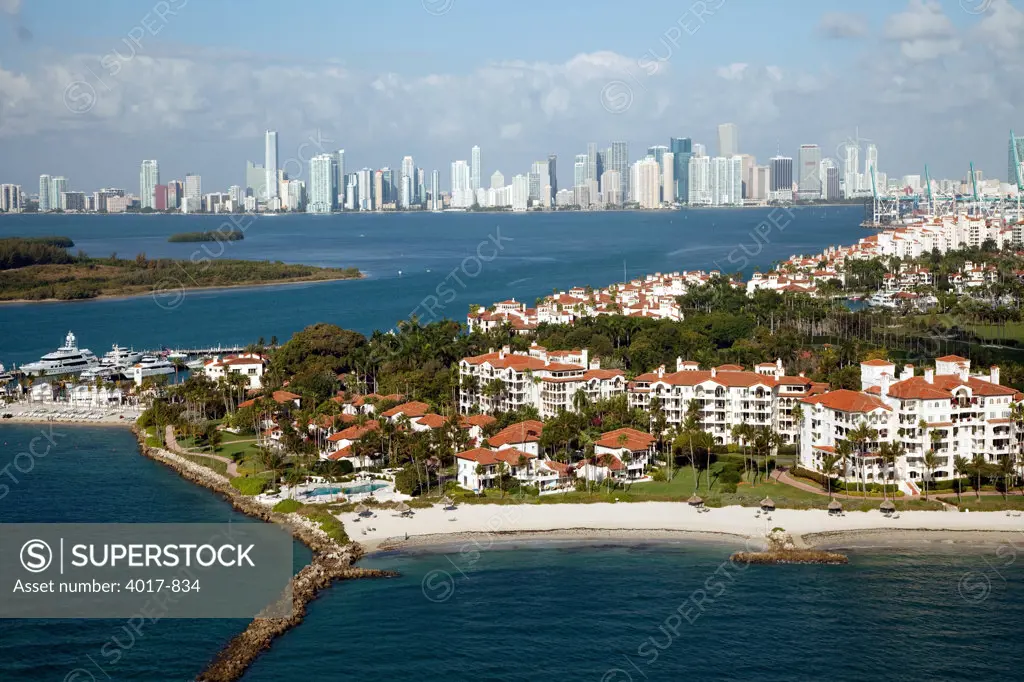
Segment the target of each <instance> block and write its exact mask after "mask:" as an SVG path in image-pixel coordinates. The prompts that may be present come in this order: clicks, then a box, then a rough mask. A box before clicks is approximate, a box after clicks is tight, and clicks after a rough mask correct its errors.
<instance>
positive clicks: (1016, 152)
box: [1006, 130, 1024, 187]
mask: <svg viewBox="0 0 1024 682" xmlns="http://www.w3.org/2000/svg"><path fill="white" fill-rule="evenodd" d="M1021 163H1024V137H1017V136H1016V135H1014V134H1013V131H1012V130H1011V131H1010V145H1009V155H1008V158H1007V168H1006V181H1007V182H1008V183H1010V185H1011V186H1016V187H1020V186H1021V183H1022V181H1024V173H1022V171H1021Z"/></svg>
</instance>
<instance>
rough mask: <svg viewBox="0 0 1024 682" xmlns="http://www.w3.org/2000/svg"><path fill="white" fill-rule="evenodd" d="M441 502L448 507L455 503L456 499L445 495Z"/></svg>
mask: <svg viewBox="0 0 1024 682" xmlns="http://www.w3.org/2000/svg"><path fill="white" fill-rule="evenodd" d="M441 504H443V505H444V506H446V507H450V506H452V505H453V504H455V500H453V499H452V498H450V497H448V496H447V495H445V496H444V497H442V498H441Z"/></svg>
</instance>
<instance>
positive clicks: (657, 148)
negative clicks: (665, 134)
mask: <svg viewBox="0 0 1024 682" xmlns="http://www.w3.org/2000/svg"><path fill="white" fill-rule="evenodd" d="M667 151H669V148H668V147H666V146H665V145H663V144H658V145H654V146H653V147H648V148H647V156H653V157H654V160H655V161H657V162H658V165H659V166H660V165H661V162H662V160H663V159H664V158H665V152H667Z"/></svg>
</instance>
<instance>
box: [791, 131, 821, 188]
mask: <svg viewBox="0 0 1024 682" xmlns="http://www.w3.org/2000/svg"><path fill="white" fill-rule="evenodd" d="M799 165H800V177H799V178H798V179H797V198H799V199H803V200H804V201H814V200H817V199H820V198H821V147H819V146H818V145H816V144H802V145H800V155H799Z"/></svg>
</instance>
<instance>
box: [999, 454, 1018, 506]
mask: <svg viewBox="0 0 1024 682" xmlns="http://www.w3.org/2000/svg"><path fill="white" fill-rule="evenodd" d="M1016 470H1017V463H1016V461H1014V458H1013V455H1003V456H1002V457H1000V458H999V473H1000V474H1001V475H1002V477H1003V499H1004V500H1005V499H1006V491H1007V490H1009V488H1010V480H1011V479H1012V478H1013V474H1014V472H1015V471H1016Z"/></svg>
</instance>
